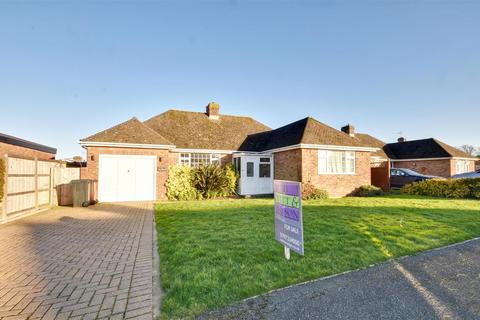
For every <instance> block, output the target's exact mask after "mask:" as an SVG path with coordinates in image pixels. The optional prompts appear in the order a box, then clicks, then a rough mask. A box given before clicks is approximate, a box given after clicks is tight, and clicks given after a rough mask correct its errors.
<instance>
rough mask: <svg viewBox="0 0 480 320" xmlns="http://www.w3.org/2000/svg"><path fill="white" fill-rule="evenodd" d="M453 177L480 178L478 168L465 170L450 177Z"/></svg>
mask: <svg viewBox="0 0 480 320" xmlns="http://www.w3.org/2000/svg"><path fill="white" fill-rule="evenodd" d="M452 178H453V179H475V178H480V169H479V170H477V171H473V172H466V173H461V174H456V175H454V176H453V177H452Z"/></svg>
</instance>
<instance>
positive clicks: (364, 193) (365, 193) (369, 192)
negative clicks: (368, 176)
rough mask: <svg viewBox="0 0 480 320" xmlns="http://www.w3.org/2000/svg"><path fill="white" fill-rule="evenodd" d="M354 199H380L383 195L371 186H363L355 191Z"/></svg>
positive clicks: (378, 189) (379, 190)
mask: <svg viewBox="0 0 480 320" xmlns="http://www.w3.org/2000/svg"><path fill="white" fill-rule="evenodd" d="M353 195H354V196H355V197H381V196H383V195H385V192H383V190H382V189H380V188H379V187H376V186H372V185H364V186H361V187H359V188H358V189H357V190H355V192H354V194H353Z"/></svg>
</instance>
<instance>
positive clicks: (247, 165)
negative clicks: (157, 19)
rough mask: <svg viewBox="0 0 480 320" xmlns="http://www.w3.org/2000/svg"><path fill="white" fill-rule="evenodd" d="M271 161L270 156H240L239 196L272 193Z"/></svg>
mask: <svg viewBox="0 0 480 320" xmlns="http://www.w3.org/2000/svg"><path fill="white" fill-rule="evenodd" d="M272 162H273V159H272V157H271V156H241V157H240V161H239V163H240V164H241V165H240V182H239V186H240V190H239V193H240V194H241V195H256V194H271V193H273V163H272Z"/></svg>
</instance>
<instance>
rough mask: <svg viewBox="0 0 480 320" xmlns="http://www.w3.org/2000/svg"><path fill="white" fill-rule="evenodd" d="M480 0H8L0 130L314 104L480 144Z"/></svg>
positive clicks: (1, 33)
mask: <svg viewBox="0 0 480 320" xmlns="http://www.w3.org/2000/svg"><path fill="white" fill-rule="evenodd" d="M479 34H480V2H479V1H471V2H467V1H428V2H421V1H351V2H349V1H339V2H336V1H319V2H301V1H295V2H274V1H268V2H267V1H262V2H253V1H249V2H244V1H226V2H213V1H211V2H179V1H177V2H140V1H136V2H133V1H132V2H106V1H105V2H95V1H91V2H84V1H81V2H80V1H72V2H60V1H51V2H39V1H37V2H0V109H1V121H0V132H3V133H7V134H11V135H15V136H19V137H22V138H25V139H31V140H33V141H36V142H39V143H43V144H47V145H50V146H54V147H57V148H58V149H59V156H60V157H68V156H73V155H77V154H81V153H82V149H81V148H80V147H79V146H78V144H77V141H78V139H80V138H82V137H85V136H88V135H90V134H93V133H96V132H97V131H100V130H103V129H106V128H108V127H110V126H112V125H115V124H117V123H119V122H122V121H125V120H127V119H129V118H131V117H133V116H136V117H138V118H139V119H141V120H145V119H148V118H150V117H152V116H154V115H156V114H159V113H161V112H163V111H165V110H167V109H170V108H175V109H185V110H192V111H203V110H204V107H205V105H206V104H207V103H208V102H209V101H217V102H219V103H220V105H221V112H222V113H225V114H237V115H249V116H252V117H254V118H256V119H258V120H259V121H261V122H264V123H265V124H267V125H269V126H271V127H278V126H281V125H284V124H287V123H289V122H291V121H294V120H297V119H300V118H303V117H305V116H313V117H314V118H316V119H318V120H320V121H322V122H324V123H326V124H329V125H331V126H333V127H336V128H339V127H341V126H342V125H344V124H346V123H348V122H350V123H352V124H354V125H355V126H356V127H357V130H358V131H360V132H368V133H370V134H372V135H374V136H377V137H378V138H381V139H383V140H385V141H394V140H395V139H396V138H397V137H398V136H399V134H398V133H399V132H402V135H404V136H406V137H407V139H409V140H413V139H418V138H426V137H432V136H433V137H436V138H439V139H441V140H444V141H445V142H447V143H450V144H452V145H455V146H457V145H461V144H473V145H476V146H479V145H480V130H479V129H478V127H479V118H480V117H479V115H480V103H479V102H480V86H479V84H480V36H479Z"/></svg>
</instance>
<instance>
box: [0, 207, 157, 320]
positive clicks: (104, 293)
mask: <svg viewBox="0 0 480 320" xmlns="http://www.w3.org/2000/svg"><path fill="white" fill-rule="evenodd" d="M152 230H153V215H152V204H151V203H128V204H100V205H96V206H92V207H89V208H55V209H53V210H49V211H47V212H44V213H42V214H38V215H34V216H30V217H27V218H25V219H22V220H18V221H16V222H13V223H10V224H7V225H4V226H2V227H1V232H0V256H1V257H2V259H1V260H0V319H2V320H3V319H5V320H6V319H29V320H39V319H48V320H51V319H56V320H61V319H84V320H85V319H101V318H105V319H117V318H118V319H124V318H125V317H129V318H137V319H153V313H152V310H153V306H152V301H153V297H152V291H153V290H152V288H153V284H152V278H153V272H152V271H153V270H152V268H153V251H152V250H153V247H152V244H153V233H152Z"/></svg>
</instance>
